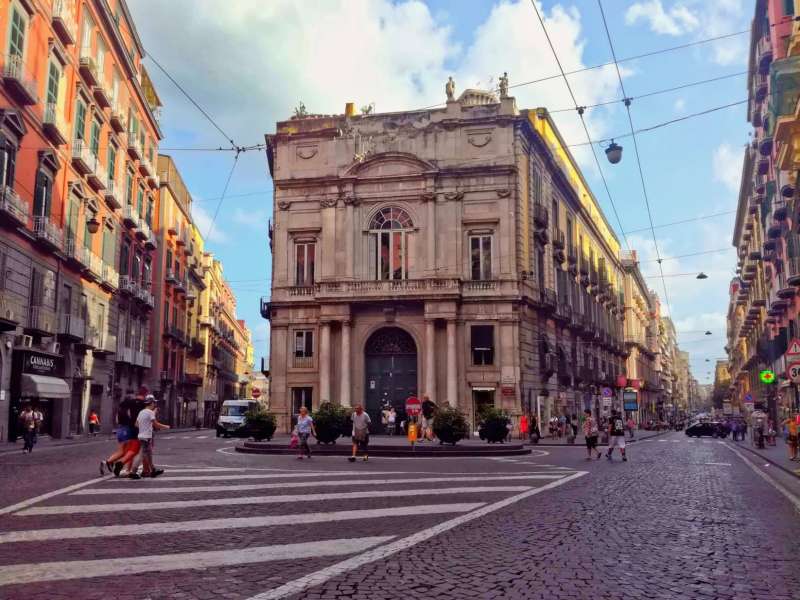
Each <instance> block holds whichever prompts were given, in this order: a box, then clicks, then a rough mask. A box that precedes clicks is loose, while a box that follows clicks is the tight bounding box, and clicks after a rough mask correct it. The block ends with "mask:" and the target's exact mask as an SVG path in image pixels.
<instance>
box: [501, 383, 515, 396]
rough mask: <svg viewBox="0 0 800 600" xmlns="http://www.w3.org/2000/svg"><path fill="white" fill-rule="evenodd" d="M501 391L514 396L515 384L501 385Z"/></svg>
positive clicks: (505, 394) (504, 394)
mask: <svg viewBox="0 0 800 600" xmlns="http://www.w3.org/2000/svg"><path fill="white" fill-rule="evenodd" d="M500 393H502V394H503V396H513V395H514V386H513V385H504V386H501V388H500Z"/></svg>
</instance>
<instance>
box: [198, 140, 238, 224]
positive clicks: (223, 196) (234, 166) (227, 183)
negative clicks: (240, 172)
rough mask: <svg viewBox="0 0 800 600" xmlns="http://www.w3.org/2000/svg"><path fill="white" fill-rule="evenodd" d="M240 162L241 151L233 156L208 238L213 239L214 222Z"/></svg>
mask: <svg viewBox="0 0 800 600" xmlns="http://www.w3.org/2000/svg"><path fill="white" fill-rule="evenodd" d="M238 162H239V152H237V153H236V155H235V156H234V157H233V164H232V165H231V170H230V171H229V172H228V178H227V179H226V180H225V187H224V188H222V195H221V196H220V197H219V202H217V208H216V210H215V211H214V216H213V217H212V218H211V223H209V225H208V231H207V232H206V239H207V240H210V239H211V232H212V231H213V230H214V223H216V221H217V215H218V214H219V209H220V208H221V207H222V202H223V201H224V200H225V194H226V193H227V192H228V186H229V185H230V183H231V178H232V177H233V172H234V170H235V169H236V165H237V163H238Z"/></svg>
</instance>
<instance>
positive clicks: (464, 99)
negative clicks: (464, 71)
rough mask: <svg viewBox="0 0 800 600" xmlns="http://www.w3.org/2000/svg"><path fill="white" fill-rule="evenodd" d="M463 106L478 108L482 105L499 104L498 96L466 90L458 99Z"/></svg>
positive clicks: (482, 91)
mask: <svg viewBox="0 0 800 600" xmlns="http://www.w3.org/2000/svg"><path fill="white" fill-rule="evenodd" d="M458 101H459V102H460V103H461V104H462V105H463V106H478V105H481V104H497V102H498V100H497V96H495V95H494V93H492V92H489V91H486V90H464V91H463V92H462V93H461V95H460V96H459V97H458Z"/></svg>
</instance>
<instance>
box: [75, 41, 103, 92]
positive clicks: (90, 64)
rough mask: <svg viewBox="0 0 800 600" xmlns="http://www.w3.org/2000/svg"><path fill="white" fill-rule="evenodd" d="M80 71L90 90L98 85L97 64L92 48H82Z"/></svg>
mask: <svg viewBox="0 0 800 600" xmlns="http://www.w3.org/2000/svg"><path fill="white" fill-rule="evenodd" d="M79 70H80V73H81V77H83V79H84V81H86V83H87V84H88V86H89V87H90V88H93V87H94V86H96V85H97V84H98V82H99V79H98V74H97V63H96V62H95V60H94V57H93V56H92V49H91V48H90V47H87V46H84V47H82V48H81V58H80V62H79Z"/></svg>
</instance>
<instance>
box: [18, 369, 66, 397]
mask: <svg viewBox="0 0 800 600" xmlns="http://www.w3.org/2000/svg"><path fill="white" fill-rule="evenodd" d="M21 393H22V397H23V398H69V397H70V391H69V386H68V385H67V382H66V381H64V380H63V379H61V378H60V377H47V376H46V375H32V374H30V373H23V374H22V389H21Z"/></svg>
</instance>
